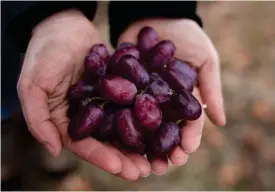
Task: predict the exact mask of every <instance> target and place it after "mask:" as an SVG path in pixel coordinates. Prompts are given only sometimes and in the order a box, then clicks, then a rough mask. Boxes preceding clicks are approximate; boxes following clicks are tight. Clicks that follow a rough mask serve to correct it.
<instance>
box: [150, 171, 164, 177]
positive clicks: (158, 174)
mask: <svg viewBox="0 0 275 192" xmlns="http://www.w3.org/2000/svg"><path fill="white" fill-rule="evenodd" d="M152 173H154V174H155V175H157V176H161V175H164V174H165V173H166V171H165V172H163V173H156V172H155V171H153V170H152Z"/></svg>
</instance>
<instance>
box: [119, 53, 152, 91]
mask: <svg viewBox="0 0 275 192" xmlns="http://www.w3.org/2000/svg"><path fill="white" fill-rule="evenodd" d="M114 73H115V74H116V75H119V76H121V77H123V78H125V79H128V80H129V81H131V82H132V83H134V84H135V85H136V87H137V88H144V87H146V86H147V85H148V83H149V75H148V73H147V71H146V70H145V68H144V67H143V66H142V65H141V64H140V63H139V61H138V60H137V59H136V58H135V57H134V56H132V55H124V56H122V57H121V58H120V60H119V63H118V64H117V67H116V68H115V69H114Z"/></svg>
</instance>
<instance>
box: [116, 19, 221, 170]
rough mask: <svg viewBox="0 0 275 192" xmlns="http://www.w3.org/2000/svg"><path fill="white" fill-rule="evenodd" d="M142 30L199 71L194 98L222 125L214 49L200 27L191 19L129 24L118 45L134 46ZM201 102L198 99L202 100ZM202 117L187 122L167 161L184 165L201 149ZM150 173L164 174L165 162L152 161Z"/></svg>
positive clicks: (166, 164)
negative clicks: (150, 30) (168, 44)
mask: <svg viewBox="0 0 275 192" xmlns="http://www.w3.org/2000/svg"><path fill="white" fill-rule="evenodd" d="M144 26H151V27H153V28H154V29H155V30H156V31H157V32H158V34H159V36H160V39H161V40H164V39H168V40H171V41H173V42H174V43H175V46H176V49H177V50H176V54H175V57H177V58H179V59H181V60H184V61H186V62H189V63H191V65H193V66H194V67H195V68H197V69H198V71H199V77H198V81H199V87H198V88H195V89H194V92H193V94H194V95H195V96H196V97H197V99H198V100H199V101H201V103H203V104H207V109H206V112H207V114H208V116H209V118H210V119H211V120H212V121H213V122H214V123H215V124H217V125H221V126H222V125H225V122H226V119H225V114H224V109H223V99H222V92H221V81H220V63H219V57H218V54H217V51H216V49H215V48H214V46H213V44H212V42H211V40H210V39H209V37H208V36H207V35H206V33H205V32H204V31H203V30H202V29H201V27H200V26H199V25H198V24H197V23H196V22H194V21H192V20H190V19H177V20H171V19H150V20H142V21H138V22H136V23H134V24H132V25H131V26H130V27H128V28H127V29H126V31H125V32H124V33H123V34H122V35H121V36H120V38H119V43H123V42H132V43H136V40H137V39H136V37H137V34H138V32H139V31H140V29H141V28H142V27H144ZM200 95H201V97H202V99H201V97H200ZM203 124H204V115H201V117H200V118H199V119H198V120H196V121H188V122H187V125H186V126H185V127H184V128H183V129H182V132H181V136H182V141H181V145H180V146H181V147H177V148H176V149H174V150H173V152H172V153H171V154H170V155H169V160H170V161H171V162H172V163H173V164H175V165H178V166H180V165H183V164H185V163H186V161H187V159H188V156H189V154H190V153H193V152H194V151H196V150H197V148H198V147H199V145H200V141H201V137H202V130H203ZM150 161H151V165H152V170H153V171H154V172H155V173H156V174H160V175H161V174H164V173H165V172H166V171H167V168H168V159H167V158H164V159H151V160H150Z"/></svg>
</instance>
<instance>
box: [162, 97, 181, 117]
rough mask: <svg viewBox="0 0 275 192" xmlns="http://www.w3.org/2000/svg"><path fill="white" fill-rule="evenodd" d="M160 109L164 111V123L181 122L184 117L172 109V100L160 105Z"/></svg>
mask: <svg viewBox="0 0 275 192" xmlns="http://www.w3.org/2000/svg"><path fill="white" fill-rule="evenodd" d="M160 108H161V110H162V121H164V122H170V121H174V122H176V121H178V120H181V119H182V117H181V116H180V115H179V114H178V113H177V112H176V111H175V110H174V108H173V107H172V104H171V101H170V99H169V100H167V101H166V102H164V103H161V104H160Z"/></svg>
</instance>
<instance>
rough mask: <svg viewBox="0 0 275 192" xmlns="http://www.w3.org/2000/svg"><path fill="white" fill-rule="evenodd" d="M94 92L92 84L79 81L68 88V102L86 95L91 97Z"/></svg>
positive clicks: (76, 100)
mask: <svg viewBox="0 0 275 192" xmlns="http://www.w3.org/2000/svg"><path fill="white" fill-rule="evenodd" d="M94 93H95V88H94V86H92V85H88V84H86V82H84V81H80V82H79V83H77V84H74V85H73V86H71V87H70V88H69V90H68V94H67V97H68V99H69V101H70V102H78V101H79V100H82V99H85V98H86V97H92V96H93V95H94Z"/></svg>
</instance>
